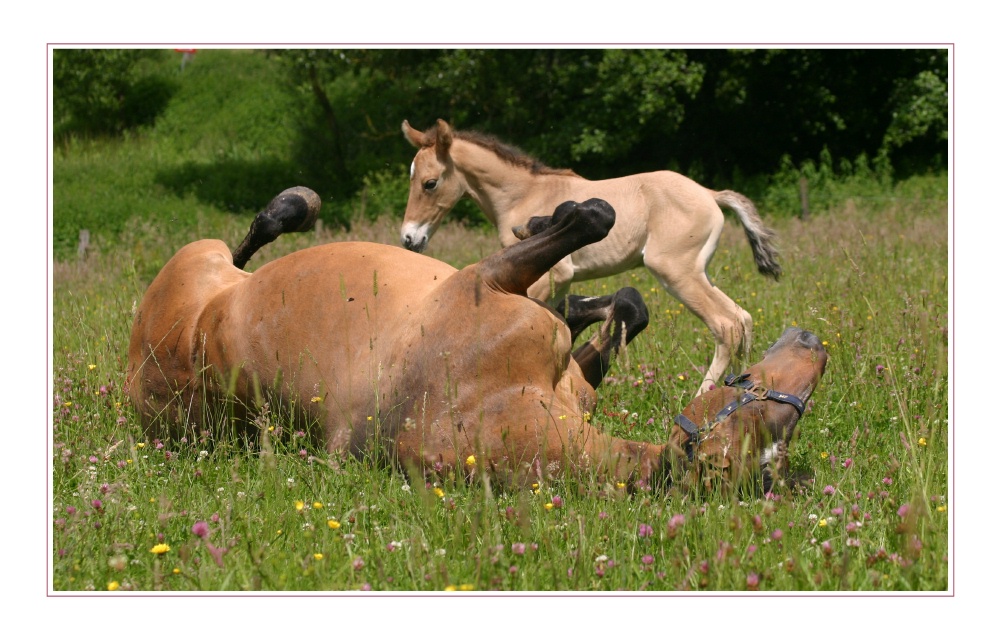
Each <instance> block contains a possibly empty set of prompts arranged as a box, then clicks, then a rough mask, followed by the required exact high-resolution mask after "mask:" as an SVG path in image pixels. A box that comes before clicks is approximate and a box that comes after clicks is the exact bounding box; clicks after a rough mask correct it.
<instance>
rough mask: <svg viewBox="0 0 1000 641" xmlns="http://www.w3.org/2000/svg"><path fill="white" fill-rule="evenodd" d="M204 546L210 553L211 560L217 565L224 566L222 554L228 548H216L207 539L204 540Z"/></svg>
mask: <svg viewBox="0 0 1000 641" xmlns="http://www.w3.org/2000/svg"><path fill="white" fill-rule="evenodd" d="M205 547H206V548H207V549H208V553H209V554H211V555H212V560H213V561H215V564H216V565H217V566H219V567H220V568H221V567H224V565H223V563H222V555H224V554H225V553H226V552H228V551H229V548H217V547H215V546H214V545H212V544H211V543H209V542H208V541H205Z"/></svg>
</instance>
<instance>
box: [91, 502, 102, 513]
mask: <svg viewBox="0 0 1000 641" xmlns="http://www.w3.org/2000/svg"><path fill="white" fill-rule="evenodd" d="M90 504H91V505H92V506H94V509H95V510H97V511H98V512H100V511H101V507H103V506H104V504H103V503H101V499H94V500H93V501H91V502H90Z"/></svg>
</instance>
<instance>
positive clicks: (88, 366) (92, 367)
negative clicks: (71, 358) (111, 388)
mask: <svg viewBox="0 0 1000 641" xmlns="http://www.w3.org/2000/svg"><path fill="white" fill-rule="evenodd" d="M87 369H89V370H91V371H93V370H95V369H97V365H87Z"/></svg>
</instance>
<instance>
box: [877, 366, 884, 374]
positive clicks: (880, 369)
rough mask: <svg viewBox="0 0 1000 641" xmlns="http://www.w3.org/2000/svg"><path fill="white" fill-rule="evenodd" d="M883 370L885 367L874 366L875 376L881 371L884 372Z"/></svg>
mask: <svg viewBox="0 0 1000 641" xmlns="http://www.w3.org/2000/svg"><path fill="white" fill-rule="evenodd" d="M884 369H885V365H876V366H875V373H876V374H881V373H882V370H884Z"/></svg>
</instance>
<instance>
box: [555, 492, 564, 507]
mask: <svg viewBox="0 0 1000 641" xmlns="http://www.w3.org/2000/svg"><path fill="white" fill-rule="evenodd" d="M562 504H563V500H562V497H561V496H559V495H558V494H557V495H555V496H553V497H552V507H562Z"/></svg>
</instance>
